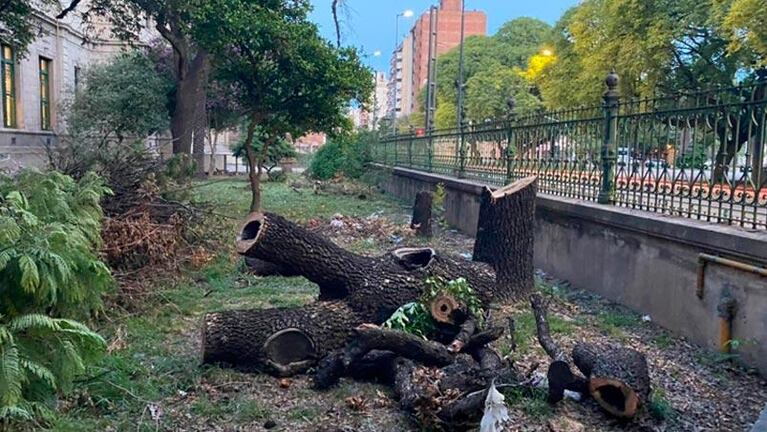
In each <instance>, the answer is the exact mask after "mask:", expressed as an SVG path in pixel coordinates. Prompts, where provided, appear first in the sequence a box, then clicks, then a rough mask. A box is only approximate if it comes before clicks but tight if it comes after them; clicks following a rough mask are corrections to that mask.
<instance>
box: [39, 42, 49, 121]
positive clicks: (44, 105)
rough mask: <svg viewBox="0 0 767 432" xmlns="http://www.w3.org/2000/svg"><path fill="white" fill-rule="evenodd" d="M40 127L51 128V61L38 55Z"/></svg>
mask: <svg viewBox="0 0 767 432" xmlns="http://www.w3.org/2000/svg"><path fill="white" fill-rule="evenodd" d="M40 129H42V130H51V61H50V60H49V59H47V58H44V57H40Z"/></svg>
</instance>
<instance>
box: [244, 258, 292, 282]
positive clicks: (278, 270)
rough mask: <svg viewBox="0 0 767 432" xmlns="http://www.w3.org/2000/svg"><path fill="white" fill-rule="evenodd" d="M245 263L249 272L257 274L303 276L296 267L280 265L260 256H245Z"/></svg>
mask: <svg viewBox="0 0 767 432" xmlns="http://www.w3.org/2000/svg"><path fill="white" fill-rule="evenodd" d="M245 265H246V266H247V269H248V272H250V273H252V274H254V275H256V276H283V277H295V276H301V275H300V274H299V273H298V272H296V270H295V269H294V268H290V267H283V266H278V265H277V264H274V263H271V262H269V261H264V260H262V259H258V258H250V257H245Z"/></svg>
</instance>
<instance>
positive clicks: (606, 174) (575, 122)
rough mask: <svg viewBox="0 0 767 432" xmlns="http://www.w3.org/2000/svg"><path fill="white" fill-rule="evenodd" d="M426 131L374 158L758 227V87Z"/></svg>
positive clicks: (611, 88)
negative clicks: (525, 180)
mask: <svg viewBox="0 0 767 432" xmlns="http://www.w3.org/2000/svg"><path fill="white" fill-rule="evenodd" d="M606 83H607V87H608V89H607V91H606V92H605V94H604V97H603V102H602V104H600V105H597V106H591V107H580V108H574V109H569V110H560V111H545V112H536V113H531V114H524V115H522V114H519V115H517V114H515V113H513V112H511V113H510V114H509V116H508V117H507V118H505V119H503V120H499V121H492V122H486V123H483V124H479V125H476V124H475V125H466V126H464V127H462V128H460V129H458V128H456V129H450V130H435V131H433V132H432V133H428V134H426V135H422V136H419V135H416V134H406V135H398V136H389V137H386V138H384V139H382V140H381V141H380V143H378V144H377V145H376V146H375V148H374V149H373V152H372V154H373V158H374V160H375V161H377V162H380V163H383V164H386V165H391V166H402V167H409V168H413V169H417V170H422V171H427V172H434V173H439V174H446V175H452V176H455V177H458V178H467V179H473V180H478V181H481V182H485V183H488V184H492V185H496V186H500V185H504V184H507V183H510V182H512V181H514V180H516V179H519V178H522V177H525V176H529V175H537V176H538V178H539V190H540V192H542V193H545V194H551V195H558V196H564V197H570V198H577V199H583V200H589V201H597V202H599V203H603V204H614V205H619V206H623V207H629V208H634V209H639V210H646V211H652V212H658V213H663V214H668V215H675V216H683V217H688V218H694V219H699V220H705V221H711V222H718V223H726V224H730V225H739V226H743V227H747V228H752V229H767V150H766V149H765V146H766V145H767V83H765V82H758V83H756V84H753V85H747V86H739V87H732V88H720V89H716V90H707V91H700V92H694V93H680V94H676V95H673V96H660V97H654V98H646V99H631V100H621V99H620V97H619V95H618V94H617V91H616V88H617V76H616V75H615V74H611V75H609V76H608V79H607V81H606Z"/></svg>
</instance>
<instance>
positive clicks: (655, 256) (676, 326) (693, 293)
mask: <svg viewBox="0 0 767 432" xmlns="http://www.w3.org/2000/svg"><path fill="white" fill-rule="evenodd" d="M376 167H377V168H379V169H385V170H386V171H387V172H388V173H390V175H389V176H386V178H385V180H384V181H383V182H382V185H381V186H382V187H383V188H384V189H385V190H386V191H387V192H389V193H391V194H393V195H395V196H398V197H399V198H402V199H405V200H412V199H414V197H415V194H416V193H417V192H418V191H421V190H434V189H435V188H436V185H437V184H440V183H442V184H444V187H445V203H444V205H445V218H446V220H447V222H448V223H449V224H451V225H452V226H454V227H456V228H458V229H459V230H461V231H462V232H464V233H466V234H469V235H474V234H475V232H476V227H477V219H478V217H479V196H480V193H481V191H482V189H483V188H484V187H485V185H484V184H482V183H480V182H475V181H471V180H463V179H456V178H453V177H449V176H445V175H439V174H431V173H425V172H420V171H415V170H410V169H406V168H389V167H386V166H382V165H378V166H376ZM535 225H536V228H535V265H536V267H538V268H540V269H543V270H544V271H546V272H547V273H549V274H551V275H554V276H556V277H557V278H560V279H564V280H567V281H570V283H572V284H573V286H575V287H578V288H581V289H585V290H588V291H592V292H596V293H598V294H600V295H602V296H603V297H605V298H608V299H610V300H612V301H615V302H618V303H621V304H623V305H626V306H628V307H630V308H632V309H634V310H635V311H637V312H639V313H641V314H643V315H645V314H646V315H650V316H651V317H652V319H653V321H654V322H656V323H657V324H659V325H661V326H663V327H665V328H667V329H669V330H671V331H673V332H674V333H676V334H678V335H681V336H685V337H687V338H689V339H690V340H691V341H693V342H695V343H697V344H699V345H702V346H705V347H708V348H710V349H712V350H715V349H718V347H719V316H718V310H717V308H718V306H719V303H720V302H721V300H722V299H723V298H725V297H728V298H729V297H731V298H734V299H735V301H736V302H737V305H738V306H737V312H736V316H735V318H734V319H733V321H732V334H733V338H734V339H738V340H740V341H742V342H743V344H742V345H741V347H740V348H739V349H738V354H739V356H740V358H741V360H743V361H744V362H745V363H746V364H749V365H752V366H755V367H757V368H759V369H760V371H761V372H762V373H763V374H765V375H767V314H765V312H764V311H766V310H767V280H766V278H764V277H762V276H759V275H756V274H753V273H749V272H746V271H743V270H740V269H738V268H732V267H727V266H723V265H718V264H710V265H708V266H707V267H706V270H705V273H703V277H704V285H705V291H704V293H703V298H699V297H698V296H697V286H698V285H697V282H698V277H699V255H700V254H701V253H707V254H711V255H718V256H722V257H726V258H731V259H734V260H737V261H741V262H748V263H752V264H756V265H760V266H761V265H765V264H767V232H764V231H761V232H755V231H748V230H745V229H742V228H738V227H732V226H726V225H718V224H713V223H707V222H703V221H696V220H691V219H686V218H681V217H672V216H664V215H661V214H656V213H650V212H645V211H638V210H633V209H628V208H622V207H616V206H610V205H601V204H597V203H594V202H588V201H582V200H576V199H569V198H563V197H556V196H550V195H543V194H540V195H539V196H538V202H537V209H536V224H535ZM765 432H767V431H765Z"/></svg>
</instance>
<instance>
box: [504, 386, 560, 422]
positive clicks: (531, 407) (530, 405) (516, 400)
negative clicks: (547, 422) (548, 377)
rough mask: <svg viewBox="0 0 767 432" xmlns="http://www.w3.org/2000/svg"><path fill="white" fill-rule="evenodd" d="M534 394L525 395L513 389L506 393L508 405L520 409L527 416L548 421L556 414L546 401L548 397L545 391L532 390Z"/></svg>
mask: <svg viewBox="0 0 767 432" xmlns="http://www.w3.org/2000/svg"><path fill="white" fill-rule="evenodd" d="M531 391H532V394H525V392H523V391H522V390H520V389H516V388H513V389H511V390H508V391H505V392H504V396H506V401H507V403H508V405H509V406H510V407H511V406H515V407H519V408H520V409H521V410H522V411H523V412H524V413H525V414H527V415H528V416H530V417H533V418H535V419H546V418H548V417H551V416H552V415H553V414H554V409H553V408H552V406H551V404H549V403H548V402H547V401H546V398H547V396H548V394H547V391H546V390H544V389H538V388H535V389H532V390H531Z"/></svg>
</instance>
